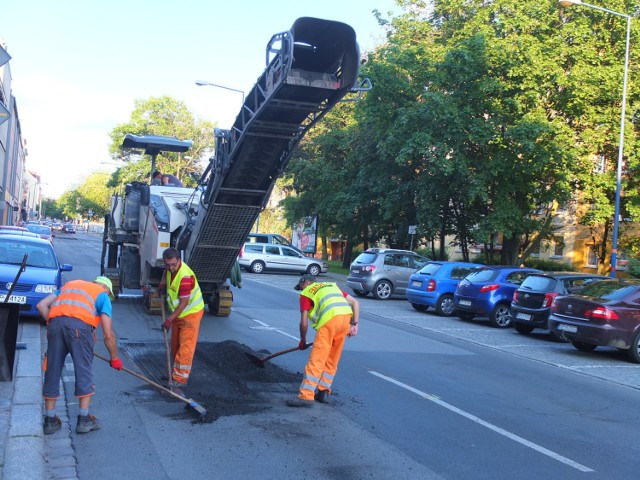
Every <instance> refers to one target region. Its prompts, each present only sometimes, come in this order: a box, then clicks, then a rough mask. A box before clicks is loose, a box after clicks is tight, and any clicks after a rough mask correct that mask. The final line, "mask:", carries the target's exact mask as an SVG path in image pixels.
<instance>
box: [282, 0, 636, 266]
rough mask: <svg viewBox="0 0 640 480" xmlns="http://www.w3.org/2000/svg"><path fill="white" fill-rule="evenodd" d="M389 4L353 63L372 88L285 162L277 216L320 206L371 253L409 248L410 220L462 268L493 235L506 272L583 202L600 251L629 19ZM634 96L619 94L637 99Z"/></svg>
mask: <svg viewBox="0 0 640 480" xmlns="http://www.w3.org/2000/svg"><path fill="white" fill-rule="evenodd" d="M611 3H613V5H608V7H610V8H613V9H614V10H617V11H621V12H630V11H634V8H635V4H634V3H633V2H627V1H622V0H617V1H612V2H611ZM398 4H399V5H401V6H402V7H403V12H402V14H400V15H398V16H397V17H395V18H391V19H388V20H387V19H383V18H382V16H381V15H380V14H378V19H379V22H380V24H381V25H383V26H384V27H385V28H386V29H387V31H388V36H387V42H386V43H385V44H383V45H382V46H380V47H378V48H377V49H376V50H375V51H373V52H370V53H369V55H368V61H367V63H366V65H364V67H363V69H362V71H363V72H362V73H363V74H365V75H366V76H368V77H369V78H370V79H371V80H372V82H373V85H374V88H373V90H372V91H371V92H370V93H368V94H367V96H366V97H365V99H364V100H363V101H361V102H358V104H357V105H355V106H350V107H342V108H340V109H336V110H335V111H334V112H331V113H330V114H329V115H327V118H326V119H325V121H324V122H325V123H322V124H320V127H319V128H318V129H317V130H316V131H314V132H312V134H311V135H310V136H309V138H308V139H307V141H305V143H304V145H303V148H302V153H301V154H300V155H299V156H298V157H297V158H296V159H295V161H292V163H291V165H290V168H289V170H288V172H287V173H288V174H289V175H290V176H291V177H292V185H293V188H294V190H295V191H296V193H297V194H298V196H297V197H295V198H290V199H288V200H287V203H286V207H287V212H288V213H287V214H288V215H289V214H291V215H294V216H295V215H297V216H300V215H301V213H302V212H306V213H305V215H306V214H309V213H310V212H311V211H315V212H317V213H318V214H319V215H320V217H321V218H322V219H324V224H325V225H330V226H331V228H332V229H334V230H333V231H334V232H335V234H342V235H345V236H347V237H349V238H352V239H354V240H355V241H357V242H364V243H365V246H366V243H367V242H377V241H384V242H385V243H386V244H388V245H390V246H399V247H403V246H404V247H406V246H408V245H407V242H408V236H407V234H406V232H407V226H408V225H412V224H418V225H419V233H420V236H421V237H423V238H424V239H426V241H427V242H429V243H430V244H431V248H432V253H433V256H435V257H438V256H439V257H440V258H443V257H444V248H445V246H446V245H445V244H444V242H445V238H446V237H449V236H450V235H453V236H454V238H455V242H456V244H457V245H459V246H460V248H461V250H462V252H463V255H464V257H465V258H466V259H468V250H467V248H468V245H469V244H471V243H487V244H491V243H492V242H494V239H496V238H497V235H498V234H499V235H500V236H501V243H502V250H501V263H505V264H519V263H521V262H522V261H523V260H524V259H525V258H526V257H527V255H528V253H529V252H531V251H532V250H534V249H535V248H536V246H538V245H540V244H541V243H542V242H545V241H546V240H548V239H549V238H551V237H552V236H553V234H554V230H555V228H556V227H555V226H554V223H553V221H552V220H553V218H554V215H555V213H556V211H557V209H558V208H559V207H561V206H564V205H566V204H567V202H569V200H570V199H572V198H577V199H579V202H580V207H579V208H578V214H579V217H578V219H579V221H580V222H581V223H582V224H584V225H589V226H591V227H592V228H593V231H594V234H596V233H597V234H598V235H599V238H600V239H601V243H602V250H605V249H606V245H607V241H608V238H609V232H610V224H611V219H612V218H613V202H614V198H615V165H616V160H617V134H616V130H617V129H619V122H620V107H621V104H620V102H621V85H622V82H621V75H622V66H623V62H622V59H623V58H624V34H625V24H624V22H622V21H621V20H620V18H619V17H616V16H613V15H605V16H604V17H603V14H602V13H601V12H594V11H589V10H588V9H586V8H574V9H571V10H564V9H561V7H560V6H559V5H558V4H557V2H556V1H555V0H543V1H540V2H512V1H510V0H493V1H489V2H487V1H484V0H436V1H434V2H432V3H427V2H424V1H418V0H402V1H399V2H398ZM634 30H635V29H634ZM594 32H595V33H594ZM634 37H635V31H634ZM631 64H632V65H634V63H633V62H632V63H631ZM634 71H635V67H632V75H631V78H633V73H634ZM637 91H638V89H637V88H636V87H635V86H633V87H630V89H629V101H630V104H631V105H633V104H635V102H636V101H637ZM630 110H631V111H633V108H631V109H630ZM635 125H636V122H635V117H634V121H628V122H627V132H628V134H627V136H626V137H625V138H626V145H625V152H628V153H627V157H626V164H625V175H624V186H625V195H624V201H623V203H624V206H623V209H622V211H623V216H624V217H625V218H631V219H634V220H636V219H637V218H638V214H640V199H638V195H637V190H638V186H637V185H636V180H635V178H637V177H638V176H637V175H634V173H636V172H637V170H638V169H639V168H640V165H638V161H637V159H636V156H635V151H636V150H637V148H636V147H637V145H636V143H637V135H636V132H635ZM329 197H331V198H329ZM436 242H437V244H438V245H437V248H436ZM601 253H604V252H601ZM604 257H606V255H603V257H602V258H604Z"/></svg>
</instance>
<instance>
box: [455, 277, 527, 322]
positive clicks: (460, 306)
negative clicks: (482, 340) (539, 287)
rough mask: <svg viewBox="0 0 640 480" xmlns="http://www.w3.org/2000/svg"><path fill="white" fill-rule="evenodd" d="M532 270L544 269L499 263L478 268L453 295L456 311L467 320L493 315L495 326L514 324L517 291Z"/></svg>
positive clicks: (462, 282) (491, 318)
mask: <svg viewBox="0 0 640 480" xmlns="http://www.w3.org/2000/svg"><path fill="white" fill-rule="evenodd" d="M532 273H540V270H535V269H533V268H519V267H513V266H498V265H494V266H486V267H481V268H478V269H476V270H474V271H473V272H471V273H470V274H469V275H467V276H466V277H465V278H464V279H463V280H462V281H461V282H460V283H459V284H458V288H457V289H456V293H455V295H454V296H453V306H454V309H455V312H456V315H458V317H460V318H461V319H463V320H471V319H472V318H474V317H489V323H490V324H491V325H492V326H494V327H498V328H507V327H510V326H511V300H512V299H513V292H515V290H516V289H517V288H518V286H520V284H521V283H522V282H523V281H524V279H525V278H527V276H528V275H530V274H532Z"/></svg>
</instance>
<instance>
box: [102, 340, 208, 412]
mask: <svg viewBox="0 0 640 480" xmlns="http://www.w3.org/2000/svg"><path fill="white" fill-rule="evenodd" d="M93 354H94V355H95V356H96V357H98V358H99V359H100V360H104V361H105V362H107V363H109V359H107V358H106V357H103V356H102V355H99V354H97V353H96V352H93ZM122 370H123V371H124V372H127V373H128V374H129V375H133V376H134V377H137V378H139V379H140V380H142V381H143V382H146V383H148V384H149V385H152V386H154V387H156V388H158V389H160V390H162V391H163V392H164V393H168V394H169V395H171V396H172V397H173V398H176V399H178V400H180V401H181V402H184V403H186V404H187V410H191V411H193V412H194V413H196V414H197V415H198V416H199V417H200V419H203V418H204V417H205V415H206V414H207V411H206V410H205V408H204V407H203V406H202V405H200V404H199V403H198V402H196V401H195V400H193V399H191V398H186V397H183V396H182V395H178V394H177V393H176V392H173V391H171V390H169V389H168V388H165V387H163V386H162V385H160V384H159V383H156V382H154V381H153V380H150V379H148V378H147V377H145V376H143V375H140V374H139V373H136V372H134V371H132V370H129V369H127V368H125V367H122Z"/></svg>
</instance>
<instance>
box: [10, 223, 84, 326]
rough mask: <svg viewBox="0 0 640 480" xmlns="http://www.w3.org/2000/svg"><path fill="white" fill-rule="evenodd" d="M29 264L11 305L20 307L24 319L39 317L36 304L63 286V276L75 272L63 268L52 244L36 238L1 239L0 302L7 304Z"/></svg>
mask: <svg viewBox="0 0 640 480" xmlns="http://www.w3.org/2000/svg"><path fill="white" fill-rule="evenodd" d="M25 254H27V255H28V257H27V264H26V268H25V271H24V272H22V274H21V275H20V278H19V279H18V283H17V285H15V287H14V289H13V292H12V293H11V297H9V302H10V303H19V304H20V315H27V316H38V315H39V313H38V311H37V310H36V304H37V303H38V302H39V301H40V300H42V299H43V298H44V297H46V296H47V295H48V294H50V293H53V292H54V291H56V290H57V289H59V288H60V287H61V286H62V272H70V271H71V270H73V267H72V266H71V265H67V264H64V265H60V262H59V261H58V258H57V256H56V252H55V251H54V249H53V246H52V245H51V243H50V242H49V241H47V240H43V239H40V238H35V237H26V236H21V235H0V302H3V301H4V299H5V297H6V295H7V293H8V291H9V288H10V286H11V284H12V282H13V281H14V280H15V278H16V275H17V273H18V270H19V269H20V265H21V263H22V260H23V258H24V255H25Z"/></svg>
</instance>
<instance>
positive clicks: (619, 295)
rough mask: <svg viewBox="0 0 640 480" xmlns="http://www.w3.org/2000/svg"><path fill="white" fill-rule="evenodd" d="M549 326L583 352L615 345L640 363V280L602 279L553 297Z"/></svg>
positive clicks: (630, 358) (632, 359)
mask: <svg viewBox="0 0 640 480" xmlns="http://www.w3.org/2000/svg"><path fill="white" fill-rule="evenodd" d="M549 328H550V329H551V331H552V332H555V333H556V334H557V335H560V336H562V337H563V338H565V339H566V340H568V341H570V342H571V344H572V345H573V346H574V347H575V348H577V349H578V350H581V351H583V352H590V351H592V350H595V349H596V348H597V347H599V346H606V347H615V348H617V349H619V350H623V351H624V352H626V354H627V357H628V358H629V360H631V361H632V362H635V363H640V280H638V279H633V280H615V279H611V280H602V281H599V282H594V283H592V284H591V285H587V286H586V287H584V288H583V289H582V291H581V292H580V294H578V295H568V296H563V297H556V299H555V300H554V301H553V304H552V305H551V316H550V317H549Z"/></svg>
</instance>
